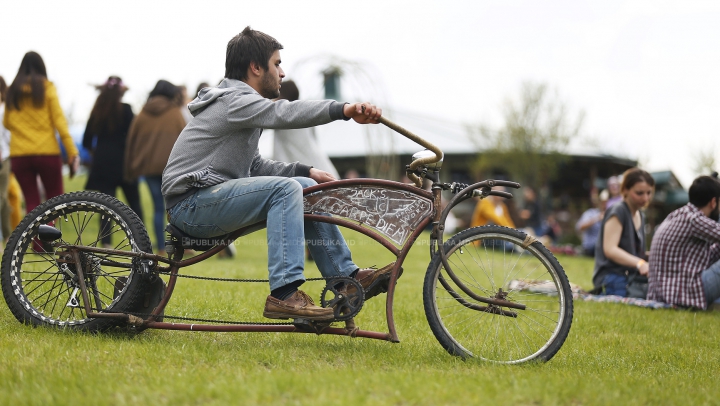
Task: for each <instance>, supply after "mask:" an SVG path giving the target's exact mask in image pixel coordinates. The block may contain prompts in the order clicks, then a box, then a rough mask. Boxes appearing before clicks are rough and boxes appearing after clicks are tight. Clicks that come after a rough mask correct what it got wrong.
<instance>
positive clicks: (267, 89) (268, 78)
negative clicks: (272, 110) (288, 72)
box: [260, 71, 280, 99]
mask: <svg viewBox="0 0 720 406" xmlns="http://www.w3.org/2000/svg"><path fill="white" fill-rule="evenodd" d="M260 90H261V92H260V95H261V96H262V97H265V98H267V99H277V98H278V97H280V87H279V86H278V84H277V79H276V78H275V76H273V75H271V74H270V72H267V71H266V72H265V73H264V74H263V76H262V80H261V81H260Z"/></svg>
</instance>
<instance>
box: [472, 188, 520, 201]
mask: <svg viewBox="0 0 720 406" xmlns="http://www.w3.org/2000/svg"><path fill="white" fill-rule="evenodd" d="M472 195H473V197H481V196H482V195H483V192H482V189H475V190H473V194H472ZM488 195H492V196H500V197H504V198H506V199H512V198H513V195H512V193H508V192H501V191H499V190H491V191H490V192H489V193H488Z"/></svg>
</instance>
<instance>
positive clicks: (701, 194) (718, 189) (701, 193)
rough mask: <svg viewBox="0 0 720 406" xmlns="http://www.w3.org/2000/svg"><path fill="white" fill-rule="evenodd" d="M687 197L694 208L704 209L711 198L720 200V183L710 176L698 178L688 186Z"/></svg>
mask: <svg viewBox="0 0 720 406" xmlns="http://www.w3.org/2000/svg"><path fill="white" fill-rule="evenodd" d="M688 195H689V197H690V203H692V204H693V205H694V206H695V207H698V208H700V207H704V206H705V205H707V204H708V203H710V200H712V198H713V197H717V198H720V182H718V180H717V179H715V178H713V177H710V176H700V177H698V178H696V179H695V180H694V181H693V183H692V185H690V190H689V191H688ZM719 203H720V202H719Z"/></svg>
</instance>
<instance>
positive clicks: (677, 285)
mask: <svg viewBox="0 0 720 406" xmlns="http://www.w3.org/2000/svg"><path fill="white" fill-rule="evenodd" d="M689 195H690V203H688V204H687V205H685V206H683V207H681V208H679V209H677V210H675V211H674V212H672V213H670V215H669V216H668V217H667V218H666V219H665V221H663V223H662V224H660V226H659V227H658V229H657V231H656V232H655V236H654V237H653V241H652V245H651V247H650V273H649V275H648V282H649V286H648V299H650V300H657V301H661V302H665V303H670V304H675V305H678V306H685V307H694V308H697V309H707V308H708V306H709V305H710V304H711V303H712V302H714V301H715V300H717V299H718V298H720V223H718V217H720V212H719V211H718V210H719V209H718V199H720V183H719V182H718V181H717V180H716V179H715V178H712V177H710V176H700V177H699V178H697V179H695V181H693V183H692V186H690V191H689Z"/></svg>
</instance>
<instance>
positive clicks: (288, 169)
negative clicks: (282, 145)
mask: <svg viewBox="0 0 720 406" xmlns="http://www.w3.org/2000/svg"><path fill="white" fill-rule="evenodd" d="M310 168H312V167H311V166H308V165H304V164H301V163H299V162H294V163H288V162H280V161H273V160H272V159H267V158H263V157H262V156H260V151H259V150H255V155H254V156H253V160H252V164H250V176H286V177H288V178H290V177H293V176H304V177H306V178H308V177H310Z"/></svg>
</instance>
